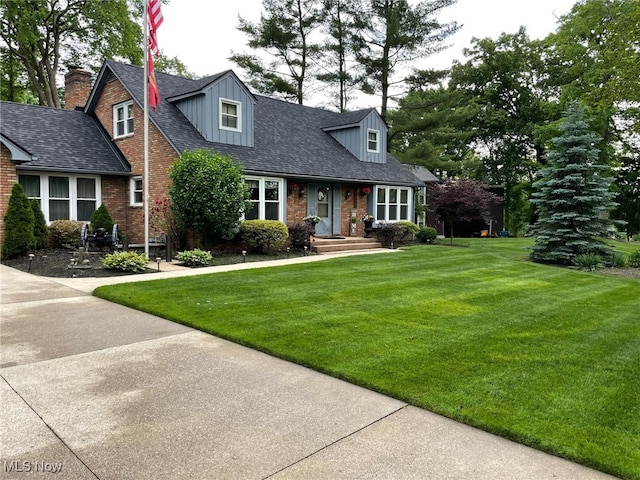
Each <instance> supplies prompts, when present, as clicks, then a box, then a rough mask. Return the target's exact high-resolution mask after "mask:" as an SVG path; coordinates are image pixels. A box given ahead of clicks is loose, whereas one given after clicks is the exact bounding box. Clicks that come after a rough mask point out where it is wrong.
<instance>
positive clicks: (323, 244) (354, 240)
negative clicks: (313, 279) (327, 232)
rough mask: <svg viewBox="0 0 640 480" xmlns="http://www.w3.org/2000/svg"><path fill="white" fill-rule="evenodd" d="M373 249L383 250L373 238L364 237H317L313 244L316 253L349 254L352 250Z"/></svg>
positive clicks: (312, 248)
mask: <svg viewBox="0 0 640 480" xmlns="http://www.w3.org/2000/svg"><path fill="white" fill-rule="evenodd" d="M373 248H382V245H381V244H380V242H376V241H375V239H373V238H362V237H345V238H322V237H315V238H314V239H313V242H312V243H311V250H312V251H314V252H316V253H330V252H348V251H352V250H370V249H373Z"/></svg>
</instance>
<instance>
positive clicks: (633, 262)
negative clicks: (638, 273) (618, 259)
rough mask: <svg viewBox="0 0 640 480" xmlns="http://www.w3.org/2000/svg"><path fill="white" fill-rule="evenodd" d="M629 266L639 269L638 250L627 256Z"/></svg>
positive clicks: (639, 251) (639, 254) (639, 255)
mask: <svg viewBox="0 0 640 480" xmlns="http://www.w3.org/2000/svg"><path fill="white" fill-rule="evenodd" d="M629 266H630V267H634V268H640V248H639V249H637V250H636V251H635V252H633V253H632V254H631V255H629Z"/></svg>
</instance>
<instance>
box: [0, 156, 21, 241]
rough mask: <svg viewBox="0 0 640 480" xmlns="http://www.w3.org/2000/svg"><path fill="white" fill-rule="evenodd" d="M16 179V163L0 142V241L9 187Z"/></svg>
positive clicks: (1, 239)
mask: <svg viewBox="0 0 640 480" xmlns="http://www.w3.org/2000/svg"><path fill="white" fill-rule="evenodd" d="M17 181H18V178H17V175H16V164H15V163H14V162H13V160H11V152H9V149H8V148H7V147H5V146H4V145H2V144H0V243H2V241H3V240H4V214H5V213H6V212H7V206H8V205H9V197H10V196H11V189H12V188H13V185H14V184H15V183H16V182H17Z"/></svg>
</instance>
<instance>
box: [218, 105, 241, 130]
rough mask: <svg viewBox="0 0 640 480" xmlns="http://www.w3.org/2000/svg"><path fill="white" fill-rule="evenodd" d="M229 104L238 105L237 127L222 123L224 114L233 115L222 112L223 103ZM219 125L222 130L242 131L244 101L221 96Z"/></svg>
mask: <svg viewBox="0 0 640 480" xmlns="http://www.w3.org/2000/svg"><path fill="white" fill-rule="evenodd" d="M225 103H226V104H229V105H235V106H236V113H237V114H236V116H235V118H236V122H237V125H238V126H237V127H236V128H232V127H228V126H225V125H223V124H222V116H223V115H227V116H229V117H233V116H232V115H229V114H225V113H223V112H222V105H223V104H225ZM218 112H219V114H218V126H219V127H220V130H228V131H230V132H242V102H239V101H237V100H231V99H228V98H222V97H220V98H219V99H218Z"/></svg>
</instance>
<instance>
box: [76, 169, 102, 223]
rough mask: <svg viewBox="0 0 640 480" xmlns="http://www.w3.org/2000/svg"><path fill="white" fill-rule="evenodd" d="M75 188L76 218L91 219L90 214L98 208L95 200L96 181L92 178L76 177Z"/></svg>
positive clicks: (82, 220) (83, 220)
mask: <svg viewBox="0 0 640 480" xmlns="http://www.w3.org/2000/svg"><path fill="white" fill-rule="evenodd" d="M76 188H77V200H76V202H77V206H78V207H77V210H78V214H77V218H78V220H80V221H81V222H89V221H91V215H93V212H95V211H96V208H98V205H97V201H96V181H95V179H93V178H78V179H77V180H76Z"/></svg>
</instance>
